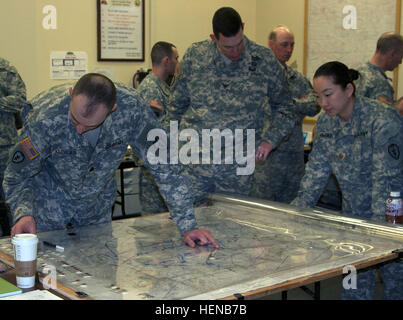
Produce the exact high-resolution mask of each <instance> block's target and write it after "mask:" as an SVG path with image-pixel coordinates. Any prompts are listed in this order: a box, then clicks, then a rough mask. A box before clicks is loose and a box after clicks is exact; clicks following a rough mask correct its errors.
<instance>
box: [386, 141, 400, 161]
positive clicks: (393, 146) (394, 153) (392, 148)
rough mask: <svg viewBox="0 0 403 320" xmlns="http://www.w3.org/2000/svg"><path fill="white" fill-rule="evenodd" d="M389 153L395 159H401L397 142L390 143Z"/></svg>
mask: <svg viewBox="0 0 403 320" xmlns="http://www.w3.org/2000/svg"><path fill="white" fill-rule="evenodd" d="M388 153H389V155H390V156H391V157H392V158H393V159H395V160H399V158H400V150H399V146H398V145H397V144H394V143H393V144H391V145H389V147H388Z"/></svg>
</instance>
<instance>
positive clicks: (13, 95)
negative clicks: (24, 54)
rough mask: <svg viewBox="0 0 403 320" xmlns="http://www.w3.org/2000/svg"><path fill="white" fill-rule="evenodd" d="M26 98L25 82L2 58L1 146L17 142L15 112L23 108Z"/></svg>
mask: <svg viewBox="0 0 403 320" xmlns="http://www.w3.org/2000/svg"><path fill="white" fill-rule="evenodd" d="M25 99H26V90H25V84H24V81H23V80H22V79H21V77H20V75H19V74H18V72H17V69H16V68H15V67H13V66H11V65H10V64H9V62H8V61H7V60H5V59H1V58H0V146H7V145H13V144H14V143H16V141H17V128H16V126H15V117H14V114H15V113H16V112H18V111H20V110H21V109H22V107H23V106H24V103H25Z"/></svg>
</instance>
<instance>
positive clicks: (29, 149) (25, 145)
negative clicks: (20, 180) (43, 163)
mask: <svg viewBox="0 0 403 320" xmlns="http://www.w3.org/2000/svg"><path fill="white" fill-rule="evenodd" d="M20 144H21V147H22V150H24V153H25V155H26V156H27V157H28V159H29V160H32V159H35V158H36V157H37V156H39V153H38V152H37V151H36V150H35V148H34V146H33V145H32V143H31V141H30V140H29V138H25V139H24V140H22V141H21V142H20Z"/></svg>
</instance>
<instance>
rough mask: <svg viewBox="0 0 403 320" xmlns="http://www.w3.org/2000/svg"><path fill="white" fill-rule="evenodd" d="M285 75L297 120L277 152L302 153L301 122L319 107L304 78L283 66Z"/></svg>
mask: <svg viewBox="0 0 403 320" xmlns="http://www.w3.org/2000/svg"><path fill="white" fill-rule="evenodd" d="M285 73H286V77H287V82H288V85H289V88H290V91H291V96H292V97H293V98H294V101H295V107H296V113H297V116H298V120H297V122H296V124H295V127H294V129H293V131H292V133H291V135H290V136H289V137H287V138H286V139H285V140H284V141H283V142H281V143H280V145H279V146H278V147H277V150H281V151H287V152H290V151H291V152H304V138H303V135H302V121H303V119H304V118H305V117H306V116H310V117H313V116H315V115H316V114H317V113H318V112H319V111H320V106H319V105H318V104H317V102H316V98H315V96H314V94H313V89H312V85H311V83H310V82H309V80H308V79H307V78H306V77H304V76H303V75H302V74H301V73H299V72H298V71H297V70H295V69H294V68H291V67H289V66H285Z"/></svg>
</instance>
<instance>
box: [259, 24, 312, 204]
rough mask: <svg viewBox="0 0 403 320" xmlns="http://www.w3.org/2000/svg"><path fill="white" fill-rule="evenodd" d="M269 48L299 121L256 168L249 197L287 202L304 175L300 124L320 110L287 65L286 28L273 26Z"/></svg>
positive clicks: (290, 41)
mask: <svg viewBox="0 0 403 320" xmlns="http://www.w3.org/2000/svg"><path fill="white" fill-rule="evenodd" d="M268 46H269V48H270V49H271V50H272V51H273V53H274V54H275V56H276V57H277V59H278V61H279V62H280V63H281V65H282V66H283V68H284V72H285V75H286V78H287V82H288V85H289V88H290V91H291V96H292V98H294V101H295V105H296V112H297V115H298V121H297V122H296V124H295V126H294V129H293V131H292V133H291V134H290V135H289V136H288V137H287V138H286V139H284V140H283V141H282V142H281V143H280V144H279V145H278V146H277V148H276V149H275V150H273V152H271V153H270V155H269V156H268V158H267V160H266V162H265V163H264V164H262V165H259V164H258V165H256V168H255V173H254V184H253V187H252V192H251V196H252V197H257V198H263V199H267V200H273V201H279V202H285V203H290V202H291V200H293V199H294V198H295V197H296V196H297V192H298V188H299V183H300V181H301V178H302V176H303V175H304V168H305V165H304V138H303V134H302V133H303V132H302V121H303V119H304V118H305V117H306V116H310V117H313V116H315V115H316V114H317V113H318V112H319V111H320V107H319V105H318V104H317V102H316V98H315V96H314V95H313V90H312V85H311V83H310V82H309V80H308V79H307V78H306V77H304V76H303V75H302V74H301V73H299V72H298V71H297V70H295V69H294V68H291V67H289V66H288V65H287V64H286V63H287V61H288V60H289V59H290V58H291V55H292V52H293V50H294V34H293V33H292V32H291V31H290V30H289V29H288V28H287V27H284V26H279V27H276V28H274V29H273V30H272V31H271V32H270V34H269V41H268Z"/></svg>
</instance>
